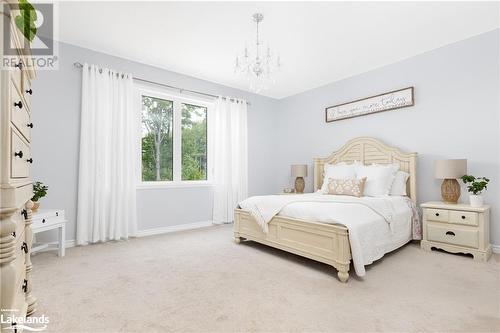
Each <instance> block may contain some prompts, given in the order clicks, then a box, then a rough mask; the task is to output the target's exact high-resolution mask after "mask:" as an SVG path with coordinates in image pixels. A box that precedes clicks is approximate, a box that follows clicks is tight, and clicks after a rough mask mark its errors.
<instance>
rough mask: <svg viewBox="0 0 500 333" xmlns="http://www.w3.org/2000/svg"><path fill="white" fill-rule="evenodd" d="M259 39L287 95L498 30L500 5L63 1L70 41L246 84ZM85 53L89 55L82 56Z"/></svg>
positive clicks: (278, 94)
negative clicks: (247, 61)
mask: <svg viewBox="0 0 500 333" xmlns="http://www.w3.org/2000/svg"><path fill="white" fill-rule="evenodd" d="M254 12H262V13H263V14H264V21H263V23H262V25H261V37H262V39H263V40H264V42H265V43H266V44H267V43H269V45H270V46H271V48H272V49H273V50H275V51H276V52H277V53H279V54H280V56H281V60H282V63H283V67H282V70H281V72H280V73H278V74H277V75H276V83H275V84H274V85H273V86H272V87H271V88H270V89H268V90H266V91H264V92H262V93H261V94H263V95H266V96H270V97H274V98H283V97H286V96H290V95H293V94H297V93H300V92H303V91H305V90H309V89H312V88H315V87H318V86H321V85H324V84H327V83H330V82H333V81H337V80H340V79H342V78H346V77H349V76H352V75H356V74H359V73H363V72H366V71H369V70H372V69H375V68H377V67H381V66H384V65H387V64H390V63H394V62H396V61H399V60H402V59H405V58H409V57H412V56H414V55H416V54H419V53H422V52H425V51H428V50H432V49H435V48H437V47H440V46H443V45H446V44H449V43H453V42H456V41H459V40H462V39H465V38H468V37H471V36H474V35H477V34H480V33H483V32H486V31H490V30H493V29H495V28H498V27H499V25H500V19H499V3H498V2H314V3H313V2H309V3H306V2H101V1H99V2H61V3H60V6H59V17H60V21H59V24H60V26H59V35H60V40H62V41H63V42H67V43H71V44H74V45H78V46H82V47H86V48H89V49H93V50H97V51H100V52H104V53H108V54H112V55H116V56H120V57H123V58H127V59H131V60H135V61H138V62H141V63H145V64H150V65H154V66H157V67H161V68H165V69H168V70H171V71H175V72H179V73H183V74H187V75H191V76H194V77H197V78H201V79H205V80H209V81H213V82H217V83H221V84H224V85H228V86H231V87H235V88H240V89H243V90H247V88H248V86H247V82H246V80H245V78H244V77H240V76H237V75H235V74H234V69H233V64H234V58H235V56H236V55H237V54H238V53H239V52H241V51H242V49H243V48H244V47H245V44H246V43H248V44H249V45H250V44H251V43H253V42H254V38H255V31H254V29H255V25H254V24H253V22H252V21H251V15H252V14H253V13H254ZM83 60H85V59H82V61H83Z"/></svg>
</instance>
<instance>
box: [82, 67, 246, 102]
mask: <svg viewBox="0 0 500 333" xmlns="http://www.w3.org/2000/svg"><path fill="white" fill-rule="evenodd" d="M73 65H74V66H75V67H77V68H83V65H82V63H80V62H75V63H73ZM132 78H133V79H134V80H136V81H141V82H145V83H149V84H154V85H157V86H162V87H166V88H170V89H174V90H178V91H179V92H180V93H181V94H182V93H184V92H189V93H192V94H198V95H203V96H207V97H212V98H218V97H219V96H217V95H213V94H208V93H204V92H201V91H196V90H190V89H184V88H180V87H175V86H171V85H168V84H164V83H159V82H154V81H149V80H146V79H141V78H139V77H136V76H133V77H132ZM221 97H222V99H227V98H226V97H223V96H221ZM229 100H230V101H232V102H234V101H236V99H234V98H229ZM246 103H247V105H252V104H251V103H250V102H246Z"/></svg>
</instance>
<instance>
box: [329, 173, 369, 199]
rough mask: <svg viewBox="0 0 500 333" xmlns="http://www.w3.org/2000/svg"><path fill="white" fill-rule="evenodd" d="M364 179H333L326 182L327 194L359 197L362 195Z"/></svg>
mask: <svg viewBox="0 0 500 333" xmlns="http://www.w3.org/2000/svg"><path fill="white" fill-rule="evenodd" d="M365 182H366V178H361V179H355V178H353V179H335V178H330V181H329V182H328V194H334V195H351V196H353V197H358V198H359V197H361V196H363V193H364V188H365Z"/></svg>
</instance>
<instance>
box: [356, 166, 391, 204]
mask: <svg viewBox="0 0 500 333" xmlns="http://www.w3.org/2000/svg"><path fill="white" fill-rule="evenodd" d="M398 169H399V165H398V164H372V165H361V166H359V167H358V168H357V169H356V178H363V177H366V184H365V193H364V195H366V196H369V197H377V196H383V195H388V194H389V191H390V190H391V185H392V182H393V181H394V177H395V176H396V172H397V171H398Z"/></svg>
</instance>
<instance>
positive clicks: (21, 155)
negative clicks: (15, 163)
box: [14, 150, 24, 158]
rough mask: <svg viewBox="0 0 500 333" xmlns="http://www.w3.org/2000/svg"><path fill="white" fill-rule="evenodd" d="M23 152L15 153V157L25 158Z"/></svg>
mask: <svg viewBox="0 0 500 333" xmlns="http://www.w3.org/2000/svg"><path fill="white" fill-rule="evenodd" d="M23 155H24V154H23V151H22V150H20V151H19V152H14V156H19V158H23Z"/></svg>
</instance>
